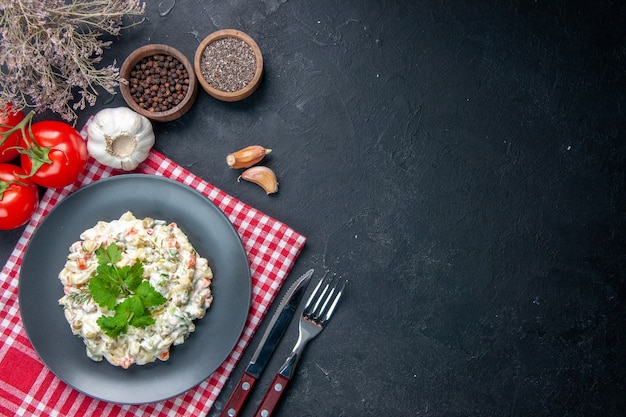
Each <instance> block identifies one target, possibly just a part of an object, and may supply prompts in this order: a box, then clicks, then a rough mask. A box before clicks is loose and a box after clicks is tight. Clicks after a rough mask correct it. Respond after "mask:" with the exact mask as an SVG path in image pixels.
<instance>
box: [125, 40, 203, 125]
mask: <svg viewBox="0 0 626 417" xmlns="http://www.w3.org/2000/svg"><path fill="white" fill-rule="evenodd" d="M120 78H122V82H121V83H120V90H121V92H122V96H123V97H124V100H125V101H126V104H128V106H129V107H130V108H131V109H133V110H134V111H136V112H137V113H139V114H141V115H144V116H146V117H147V118H148V119H151V120H155V121H158V122H169V121H171V120H175V119H177V118H179V117H180V116H182V115H183V114H185V113H186V112H187V111H188V110H189V109H190V108H191V106H193V104H194V103H195V101H196V98H197V97H198V80H197V78H196V75H195V71H194V68H193V65H192V64H191V62H190V61H189V60H188V59H187V57H185V55H183V54H182V53H181V52H180V51H178V50H177V49H175V48H172V47H171V46H168V45H162V44H150V45H145V46H142V47H140V48H138V49H136V50H135V51H133V52H132V53H131V54H130V55H129V56H128V58H126V60H125V61H124V63H123V64H122V67H121V68H120Z"/></svg>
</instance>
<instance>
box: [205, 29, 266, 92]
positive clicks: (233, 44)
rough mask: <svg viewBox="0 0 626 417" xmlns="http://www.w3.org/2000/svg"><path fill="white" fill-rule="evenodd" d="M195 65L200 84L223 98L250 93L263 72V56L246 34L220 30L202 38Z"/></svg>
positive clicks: (207, 90)
mask: <svg viewBox="0 0 626 417" xmlns="http://www.w3.org/2000/svg"><path fill="white" fill-rule="evenodd" d="M193 63H194V68H195V70H196V75H197V77H198V81H199V82H200V85H201V86H202V88H203V89H204V91H206V92H207V93H209V94H210V95H211V96H213V97H215V98H216V99H218V100H222V101H239V100H243V99H244V98H246V97H248V96H249V95H251V94H252V93H253V92H254V91H255V90H256V89H257V87H258V86H259V84H260V82H261V76H262V75H263V55H262V54H261V49H260V48H259V46H258V45H257V43H256V42H255V41H254V39H252V38H251V37H250V36H249V35H247V34H245V33H243V32H241V31H239V30H235V29H223V30H218V31H217V32H213V33H211V34H210V35H209V36H207V37H206V38H204V39H203V40H202V42H200V45H199V46H198V48H197V49H196V54H195V56H194V61H193Z"/></svg>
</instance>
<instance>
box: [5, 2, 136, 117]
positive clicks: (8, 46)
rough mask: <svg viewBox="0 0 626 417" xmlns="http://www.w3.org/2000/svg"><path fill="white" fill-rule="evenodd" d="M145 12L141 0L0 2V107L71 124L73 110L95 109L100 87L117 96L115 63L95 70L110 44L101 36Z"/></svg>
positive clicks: (125, 26) (74, 114)
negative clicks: (52, 115)
mask: <svg viewBox="0 0 626 417" xmlns="http://www.w3.org/2000/svg"><path fill="white" fill-rule="evenodd" d="M144 10H145V3H143V2H141V1H139V0H70V1H65V0H0V77H1V79H0V83H1V89H0V108H4V107H5V106H6V104H7V103H12V104H13V107H14V108H22V109H23V108H26V107H31V108H33V109H34V110H35V111H37V112H43V111H45V110H51V111H53V112H55V113H58V114H60V115H61V117H63V118H64V119H65V120H67V121H73V120H75V119H76V113H75V110H78V109H81V110H82V109H84V108H85V107H86V105H87V104H89V105H90V106H93V105H94V104H95V102H96V99H97V96H98V88H102V89H104V90H105V91H107V92H108V93H110V94H115V87H117V86H118V84H119V69H118V68H117V67H116V66H115V65H116V64H115V62H114V63H113V64H112V65H108V66H104V67H98V64H99V63H100V62H101V61H102V53H103V49H105V48H108V47H109V46H110V45H111V41H110V40H109V41H104V40H103V39H102V36H103V34H104V33H107V34H109V35H112V36H117V35H119V33H120V30H121V29H124V28H127V27H129V26H132V25H135V24H138V23H141V20H140V21H137V22H131V23H127V24H125V23H124V22H123V18H124V17H125V16H140V15H142V14H143V13H144ZM76 97H78V99H77V98H76Z"/></svg>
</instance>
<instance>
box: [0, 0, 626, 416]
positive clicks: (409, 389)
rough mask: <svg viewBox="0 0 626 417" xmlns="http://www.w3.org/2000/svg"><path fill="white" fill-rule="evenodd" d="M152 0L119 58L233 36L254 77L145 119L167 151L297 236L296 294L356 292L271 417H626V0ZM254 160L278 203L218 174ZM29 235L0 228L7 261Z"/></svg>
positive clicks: (288, 341) (117, 101) (120, 44)
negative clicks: (249, 40) (241, 40)
mask: <svg viewBox="0 0 626 417" xmlns="http://www.w3.org/2000/svg"><path fill="white" fill-rule="evenodd" d="M158 4H159V1H153V2H149V4H148V9H147V12H146V17H147V20H146V21H145V22H144V23H143V24H142V25H140V26H138V27H136V28H133V29H131V30H128V31H125V32H123V35H122V36H121V38H120V39H116V40H115V41H114V45H113V48H112V49H111V50H110V51H107V52H106V56H107V58H108V59H110V60H112V59H113V58H115V59H117V61H118V63H121V61H122V60H123V59H124V58H125V57H126V56H127V55H128V53H130V52H131V50H132V49H134V48H136V47H139V46H141V45H144V44H147V43H166V44H169V45H171V46H174V47H176V48H178V49H180V50H181V51H183V52H184V53H185V54H186V55H187V56H188V57H189V58H190V59H192V58H193V55H194V52H195V48H196V47H197V46H198V44H199V42H200V40H201V39H202V38H204V37H205V36H206V35H208V34H209V33H211V32H213V31H215V30H218V29H224V28H234V29H239V30H243V31H244V32H247V33H248V34H250V35H251V36H252V37H253V38H255V40H256V41H257V43H258V44H259V46H260V48H261V50H262V51H263V54H264V59H265V77H264V80H263V83H262V84H261V86H260V88H259V90H258V91H257V92H256V93H255V94H254V95H253V96H251V97H250V98H249V99H247V100H245V101H243V102H240V103H222V102H218V101H216V100H214V99H213V98H211V97H210V96H208V95H207V94H205V93H204V92H201V94H200V96H199V99H198V101H197V103H196V105H195V106H194V107H193V108H192V110H191V111H190V112H189V113H188V114H187V115H185V116H184V117H183V118H181V119H179V120H178V121H175V122H170V123H155V126H154V127H155V130H156V133H157V144H156V148H157V149H158V150H160V151H162V152H163V153H165V155H167V156H168V157H170V158H171V159H173V160H174V161H176V162H178V163H180V164H181V165H183V166H185V167H186V168H188V169H190V170H191V171H192V172H194V173H195V174H198V175H199V176H201V177H202V178H204V179H206V180H208V181H209V182H211V183H213V184H215V185H216V186H218V187H220V188H221V189H223V190H224V191H226V192H228V193H230V194H232V195H233V196H235V197H237V198H239V199H241V200H243V201H244V202H246V203H248V204H250V205H252V206H254V207H256V208H258V209H260V210H262V211H264V212H265V213H267V214H269V215H271V216H274V217H276V218H278V219H279V220H282V221H284V222H286V223H287V224H289V225H290V226H292V227H293V228H295V229H296V230H298V231H299V232H301V233H303V234H304V235H305V236H307V237H308V239H309V240H308V243H307V246H306V248H305V250H304V252H303V253H302V255H301V257H300V260H299V261H298V264H297V265H296V268H295V270H294V274H293V276H292V277H290V278H289V282H291V281H293V280H294V279H295V275H299V274H300V273H302V272H304V271H305V270H306V269H308V268H311V267H313V268H316V270H318V271H319V273H320V274H321V272H322V271H323V270H324V269H328V270H330V271H332V272H333V273H336V274H339V275H342V276H344V277H345V278H346V279H348V280H349V283H348V286H347V290H346V295H345V298H344V299H343V301H342V303H341V305H340V306H339V309H338V310H337V313H336V314H335V317H334V318H333V320H332V321H331V323H330V325H329V327H328V329H327V330H325V331H324V332H323V333H322V334H321V335H320V336H319V337H318V338H317V339H315V340H314V341H313V342H312V343H311V344H310V345H309V347H308V349H307V351H306V353H305V357H304V359H303V360H302V362H301V363H300V367H299V371H298V373H297V376H296V378H295V380H293V382H292V385H291V386H290V388H289V390H288V392H287V393H286V395H285V397H284V401H283V402H282V405H281V407H280V409H279V412H278V415H279V416H329V417H330V416H365V415H371V416H389V415H395V416H441V417H443V416H447V417H453V416H454V417H456V416H520V417H521V416H531V415H532V416H537V415H541V416H568V417H569V416H616V417H617V416H623V415H625V413H626V400H624V395H623V394H624V391H625V382H626V381H625V375H626V363H625V357H626V343H625V340H624V337H625V334H624V324H625V322H626V321H625V320H626V314H625V312H626V306H625V301H626V300H625V295H626V294H625V286H624V281H625V277H624V274H625V272H626V233H625V232H626V220H625V217H624V215H625V213H626V207H625V203H626V198H625V194H624V191H625V174H624V171H625V169H624V165H625V160H626V158H625V155H626V153H625V151H626V149H625V145H624V134H625V132H626V126H625V124H626V123H625V122H626V108H625V106H626V100H625V94H626V82H625V74H626V62H625V61H626V36H625V33H626V31H625V29H624V27H625V22H626V7H625V6H624V5H623V2H621V1H599V2H583V1H567V2H566V1H543V0H525V1H521V0H520V1H512V0H509V1H497V0H493V1H478V2H468V1H462V0H450V1H446V0H437V1H435V0H426V1H410V0H403V1H382V0H380V1H375V0H350V1H340V2H337V1H330V0H319V1H296V0H289V1H287V0H267V1H254V2H253V1H243V0H230V1H217V0H216V1H199V0H195V1H182V0H178V3H177V4H176V5H175V7H174V9H173V10H172V11H171V12H170V13H169V14H168V15H167V16H164V17H161V16H159V13H158V7H157V6H158ZM114 105H115V106H116V105H123V101H122V98H121V96H118V97H116V98H114V99H113V100H112V101H108V102H107V101H106V97H103V100H101V102H100V103H99V104H98V106H97V107H96V108H92V109H89V110H88V111H85V112H83V113H81V119H80V121H79V125H80V126H82V124H83V123H84V121H85V120H86V118H87V117H88V116H89V114H93V113H94V112H95V111H97V110H98V109H99V108H101V107H104V106H106V107H110V106H114ZM250 144H262V145H264V146H267V147H271V148H273V149H274V152H273V153H272V154H271V156H270V157H269V158H268V160H267V164H268V165H269V166H271V167H272V168H273V169H274V170H275V171H276V173H277V175H278V177H279V180H280V183H281V188H280V191H279V193H278V194H277V195H274V196H270V197H267V196H266V195H265V194H264V193H263V192H262V190H260V189H257V188H256V186H255V185H253V184H248V183H238V182H237V175H238V172H236V171H234V170H230V169H228V168H227V167H226V165H225V163H224V157H225V155H226V154H227V153H229V152H231V151H233V150H236V149H238V148H240V147H243V146H247V145H250ZM19 234H20V231H19V230H18V231H14V232H1V234H0V237H1V238H0V242H1V243H0V251H1V252H0V254H1V258H2V260H5V259H6V258H7V257H8V254H9V252H10V250H11V248H12V247H13V245H14V244H15V243H16V241H17V239H18V236H19ZM265 324H266V323H263V326H262V329H263V328H264V327H265ZM292 324H293V326H292V328H291V329H290V331H289V333H288V334H287V336H286V337H285V339H284V340H283V344H281V346H280V348H279V350H278V351H277V353H276V354H275V356H274V358H273V360H272V362H271V363H270V366H269V367H268V369H267V370H266V373H265V374H264V378H263V379H262V380H261V381H260V382H259V383H258V384H257V386H256V388H255V391H254V393H253V397H252V401H251V404H250V406H249V407H248V408H247V410H246V414H245V415H251V413H252V412H253V410H254V408H255V405H256V404H257V403H258V401H259V400H260V399H261V397H262V394H263V391H264V390H265V389H266V387H267V385H268V384H269V380H270V379H271V373H273V372H275V371H276V370H277V368H278V367H279V365H280V363H281V362H282V360H283V359H284V357H285V356H286V355H287V353H288V352H289V350H290V349H291V345H292V344H293V343H294V342H295V339H296V327H295V321H294V323H292ZM259 339H260V333H259V334H258V335H257V337H255V339H254V340H253V343H252V347H251V349H249V350H248V351H247V352H246V354H245V357H244V358H243V360H242V361H241V364H240V366H239V367H238V368H237V369H236V370H235V372H234V373H233V378H231V380H230V381H229V382H228V384H227V386H226V388H225V390H224V392H223V394H222V395H221V396H220V398H219V399H218V401H217V403H216V407H215V409H214V411H213V412H212V413H211V415H217V414H218V411H219V410H221V408H222V407H223V405H224V404H225V402H226V400H227V398H228V396H229V395H230V392H231V391H232V389H233V388H234V386H235V383H236V380H237V379H238V377H239V376H240V375H241V373H242V372H243V369H244V368H245V365H246V363H247V361H248V360H249V358H250V356H251V354H252V352H253V351H254V348H255V347H256V344H257V343H258V340H259Z"/></svg>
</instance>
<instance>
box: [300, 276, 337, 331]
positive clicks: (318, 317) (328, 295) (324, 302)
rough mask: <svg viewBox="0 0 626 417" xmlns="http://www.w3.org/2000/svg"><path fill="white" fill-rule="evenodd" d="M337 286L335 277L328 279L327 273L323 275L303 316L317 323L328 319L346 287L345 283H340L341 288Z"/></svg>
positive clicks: (308, 301)
mask: <svg viewBox="0 0 626 417" xmlns="http://www.w3.org/2000/svg"><path fill="white" fill-rule="evenodd" d="M339 284H340V282H339V279H338V278H337V277H336V276H331V277H328V273H327V274H326V275H324V277H323V278H322V279H321V280H320V282H319V283H318V284H317V285H316V286H315V289H314V290H313V293H312V294H311V296H310V297H309V299H308V300H307V303H306V305H305V307H304V311H303V316H304V317H306V318H308V319H310V320H313V321H316V322H319V323H324V322H326V321H327V320H328V319H330V316H331V315H332V314H333V311H334V310H335V307H337V303H338V302H339V299H340V298H341V295H342V294H343V289H344V287H345V285H346V283H345V281H344V282H343V283H341V287H339Z"/></svg>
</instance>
